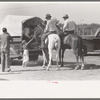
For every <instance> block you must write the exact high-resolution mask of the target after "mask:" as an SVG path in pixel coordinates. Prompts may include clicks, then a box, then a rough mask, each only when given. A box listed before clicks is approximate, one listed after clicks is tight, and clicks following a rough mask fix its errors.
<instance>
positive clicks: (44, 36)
mask: <svg viewBox="0 0 100 100" xmlns="http://www.w3.org/2000/svg"><path fill="white" fill-rule="evenodd" d="M50 34H56V31H52V32H47V33H46V34H43V35H42V37H41V46H42V47H44V46H45V39H46V38H47V37H48V35H50Z"/></svg>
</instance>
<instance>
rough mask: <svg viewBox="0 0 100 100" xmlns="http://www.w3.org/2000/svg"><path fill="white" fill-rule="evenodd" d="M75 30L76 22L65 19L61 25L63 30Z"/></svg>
mask: <svg viewBox="0 0 100 100" xmlns="http://www.w3.org/2000/svg"><path fill="white" fill-rule="evenodd" d="M73 30H74V31H76V30H77V27H76V24H75V22H74V21H72V20H69V19H67V20H65V22H64V26H63V31H73Z"/></svg>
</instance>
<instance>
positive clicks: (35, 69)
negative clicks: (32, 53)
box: [0, 50, 100, 81]
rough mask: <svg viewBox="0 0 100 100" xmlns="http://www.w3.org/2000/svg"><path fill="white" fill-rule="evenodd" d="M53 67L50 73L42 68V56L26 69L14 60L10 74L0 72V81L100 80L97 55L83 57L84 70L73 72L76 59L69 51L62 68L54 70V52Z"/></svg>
mask: <svg viewBox="0 0 100 100" xmlns="http://www.w3.org/2000/svg"><path fill="white" fill-rule="evenodd" d="M53 61H54V65H53V66H52V68H50V71H46V70H45V69H43V68H42V56H39V59H38V60H37V61H30V62H29V63H28V65H27V67H26V68H23V67H22V66H21V64H22V61H21V60H14V61H13V62H12V65H11V69H12V71H11V72H0V80H2V81H3V80H4V81H9V80H100V56H99V55H98V54H97V53H93V54H89V55H88V56H85V70H74V68H75V66H76V64H75V62H76V59H75V56H74V54H73V52H72V51H71V50H66V52H65V57H64V67H60V69H59V70H56V65H55V64H56V63H55V51H54V53H53Z"/></svg>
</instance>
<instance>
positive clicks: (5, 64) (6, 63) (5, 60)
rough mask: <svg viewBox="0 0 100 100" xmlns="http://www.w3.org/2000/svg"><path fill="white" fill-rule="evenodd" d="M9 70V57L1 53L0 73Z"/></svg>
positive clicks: (7, 53)
mask: <svg viewBox="0 0 100 100" xmlns="http://www.w3.org/2000/svg"><path fill="white" fill-rule="evenodd" d="M9 68H10V57H9V52H3V51H2V52H1V69H2V72H4V71H5V69H9Z"/></svg>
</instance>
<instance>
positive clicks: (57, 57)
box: [56, 43, 61, 70]
mask: <svg viewBox="0 0 100 100" xmlns="http://www.w3.org/2000/svg"><path fill="white" fill-rule="evenodd" d="M59 44H60V43H59ZM59 52H60V45H59V46H58V48H57V54H56V63H57V70H58V69H59V67H58V62H59V54H60V53H59ZM60 56H61V55H60Z"/></svg>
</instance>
